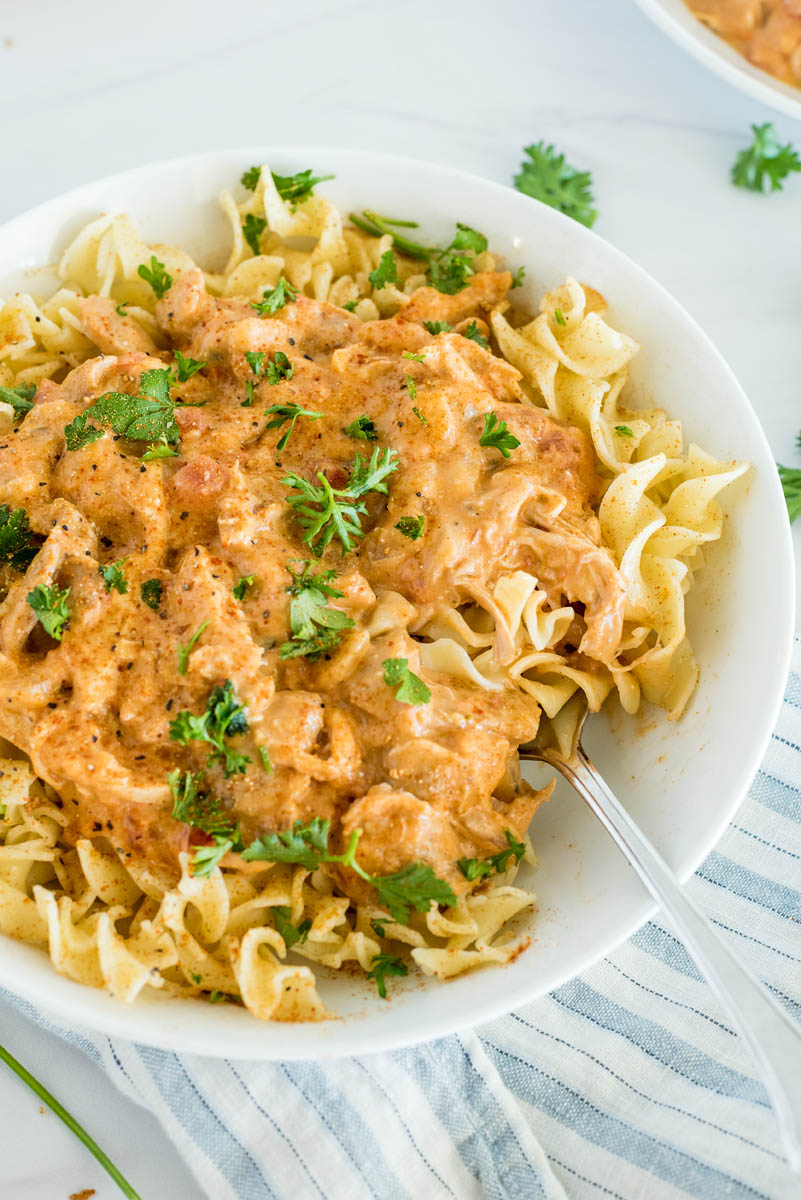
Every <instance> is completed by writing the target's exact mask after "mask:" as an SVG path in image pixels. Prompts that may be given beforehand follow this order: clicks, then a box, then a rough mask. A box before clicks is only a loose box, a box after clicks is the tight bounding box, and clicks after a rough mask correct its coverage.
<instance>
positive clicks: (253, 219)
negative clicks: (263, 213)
mask: <svg viewBox="0 0 801 1200" xmlns="http://www.w3.org/2000/svg"><path fill="white" fill-rule="evenodd" d="M266 228H267V221H266V219H265V218H264V217H257V216H255V214H254V213H248V215H247V216H246V217H245V219H244V221H243V222H242V235H243V237H244V239H245V241H246V242H247V244H248V245H249V246H250V248H251V250H252V251H253V253H254V254H260V253H261V247H260V245H259V238H260V237H261V235H262V234H263V233H264V231H265V229H266Z"/></svg>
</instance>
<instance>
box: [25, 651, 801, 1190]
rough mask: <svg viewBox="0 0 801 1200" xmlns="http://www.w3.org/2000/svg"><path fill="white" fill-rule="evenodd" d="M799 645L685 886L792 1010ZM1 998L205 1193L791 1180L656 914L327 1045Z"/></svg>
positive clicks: (760, 1185)
mask: <svg viewBox="0 0 801 1200" xmlns="http://www.w3.org/2000/svg"><path fill="white" fill-rule="evenodd" d="M793 666H794V670H793V674H792V675H791V676H790V680H789V683H788V687H787V693H786V696H785V701H784V705H783V706H782V711H781V716H780V719H779V724H778V727H777V729H776V732H775V734H774V736H773V740H772V742H771V746H770V750H769V752H768V754H767V756H766V759H765V762H764V764H763V766H762V769H761V771H760V772H759V775H758V777H757V779H756V781H755V783H754V785H753V787H752V789H751V792H750V795H749V798H748V800H747V802H746V803H745V804H744V805H743V807H742V809H741V810H740V812H739V813H738V815H737V817H736V818H735V821H734V823H733V824H732V825H731V827H730V829H729V830H728V832H727V834H726V835H725V837H724V838H723V840H722V841H721V843H720V845H719V846H718V847H717V848H716V849H715V850H714V851H713V852H712V853H711V854H710V855H709V857H708V858H707V859H706V861H705V862H704V864H703V865H702V867H701V868H700V870H699V871H698V873H697V875H696V876H695V879H694V880H693V881H692V883H691V884H690V888H691V891H692V893H693V895H694V897H695V899H696V900H698V901H699V902H700V904H701V906H702V907H703V908H704V909H705V911H706V912H707V913H708V914H709V915H710V916H711V918H712V920H713V921H714V923H715V924H716V926H717V927H718V929H720V930H722V931H723V933H724V935H725V936H726V937H727V938H728V939H730V940H731V944H732V945H733V947H734V948H735V950H736V951H737V952H738V953H739V954H741V955H742V956H743V957H744V958H745V959H746V961H747V962H748V963H749V964H750V965H751V967H752V968H753V969H754V970H755V971H756V972H758V974H759V975H760V976H761V978H762V979H763V980H764V981H765V982H766V984H767V985H768V987H769V988H770V989H771V991H772V992H773V993H774V995H775V996H776V997H777V998H778V999H779V1001H780V1002H781V1003H782V1004H783V1005H784V1006H785V1008H786V1009H787V1011H788V1012H789V1013H790V1015H791V1016H792V1017H793V1018H794V1019H796V1020H799V1021H801V648H800V646H799V645H797V646H796V651H795V660H794V664H793ZM5 999H6V1000H7V1001H8V1002H9V1003H13V1004H16V1005H18V1006H19V1007H20V1008H21V1009H22V1010H23V1011H25V1012H27V1013H28V1014H29V1015H30V1016H31V1018H32V1019H33V1020H36V1021H38V1022H39V1023H40V1024H45V1025H47V1026H48V1027H49V1028H51V1029H52V1028H55V1029H57V1030H58V1032H61V1033H62V1034H63V1035H64V1036H65V1037H67V1038H68V1039H70V1040H71V1041H73V1042H74V1043H76V1044H78V1045H80V1046H81V1047H82V1048H83V1049H84V1050H85V1051H86V1052H87V1053H88V1054H89V1055H91V1057H92V1058H94V1059H95V1060H96V1061H98V1062H99V1063H101V1064H102V1065H103V1066H104V1067H105V1069H106V1070H107V1071H108V1073H109V1075H111V1077H112V1078H113V1079H114V1081H115V1082H116V1083H117V1084H118V1086H119V1087H120V1089H121V1090H122V1091H124V1092H125V1093H126V1094H127V1095H128V1096H130V1097H131V1098H132V1099H134V1100H136V1101H137V1102H138V1103H140V1104H143V1105H145V1106H146V1107H147V1108H148V1109H150V1110H151V1112H153V1113H155V1114H156V1116H157V1117H158V1118H159V1120H160V1121H161V1122H162V1124H163V1126H164V1128H165V1130H166V1131H167V1133H168V1134H169V1136H170V1137H171V1138H172V1139H173V1141H174V1143H175V1145H176V1147H177V1149H178V1150H179V1151H180V1153H181V1154H182V1155H183V1156H184V1158H185V1159H186V1161H187V1163H188V1165H189V1167H190V1168H191V1170H192V1171H193V1172H194V1173H195V1175H196V1177H197V1181H198V1196H208V1197H210V1198H211V1200H266V1198H270V1197H275V1198H276V1200H418V1198H422V1197H425V1198H426V1200H440V1198H446V1197H452V1198H453V1200H473V1198H475V1200H479V1198H484V1197H489V1198H492V1200H565V1198H566V1197H570V1198H574V1200H596V1198H598V1197H613V1198H618V1200H673V1198H676V1200H678V1198H679V1197H687V1196H696V1197H703V1198H704V1200H718V1198H723V1197H726V1198H727V1200H798V1198H799V1197H801V1183H799V1180H798V1179H797V1178H796V1177H794V1176H791V1174H790V1171H789V1169H788V1168H787V1166H786V1165H785V1163H784V1160H783V1158H782V1154H781V1149H780V1146H779V1141H778V1137H777V1132H776V1125H775V1122H774V1119H773V1116H772V1113H771V1111H770V1108H769V1106H768V1102H767V1097H766V1095H765V1092H764V1089H763V1087H762V1085H761V1084H760V1082H759V1080H758V1079H757V1078H756V1077H755V1073H754V1068H753V1064H752V1062H751V1059H750V1057H749V1055H748V1053H747V1051H746V1050H745V1048H744V1047H743V1045H742V1043H741V1042H740V1041H739V1039H738V1038H737V1036H736V1035H735V1034H734V1032H733V1031H732V1029H731V1027H730V1026H729V1024H728V1021H727V1019H726V1016H725V1014H724V1013H723V1012H722V1011H721V1010H720V1008H719V1006H718V1004H717V1003H716V1001H715V999H714V997H713V996H712V994H711V992H710V990H709V988H708V987H707V986H706V984H705V983H704V982H703V980H702V979H701V978H700V977H699V975H698V972H697V971H696V969H695V967H694V965H693V963H692V961H691V960H690V958H689V956H688V955H687V953H686V951H685V950H684V948H683V946H682V945H681V943H680V942H679V941H678V940H677V939H676V937H675V936H674V934H673V933H672V932H671V930H670V928H669V926H668V924H667V923H666V922H663V921H662V920H661V919H657V920H655V921H652V922H650V923H649V924H648V925H646V926H645V927H644V928H643V929H642V930H640V932H639V933H638V934H636V935H635V936H634V937H633V938H632V939H631V940H630V941H629V942H628V943H627V944H626V945H625V946H623V947H622V948H621V949H620V950H618V951H616V952H615V953H614V954H612V955H610V956H609V957H608V958H607V959H605V960H604V961H603V962H601V963H600V964H599V965H598V966H597V967H595V968H594V969H593V970H592V971H589V972H588V973H587V974H586V975H583V976H582V977H581V978H579V979H575V980H573V981H572V982H571V983H568V984H565V985H564V987H561V988H559V989H558V991H556V992H554V993H553V994H552V995H550V996H547V997H545V998H544V999H541V1000H537V1001H535V1002H534V1003H532V1004H529V1005H527V1006H526V1007H525V1008H523V1009H521V1010H520V1011H519V1012H516V1013H513V1014H511V1015H510V1016H508V1017H503V1018H502V1019H500V1020H497V1021H494V1022H492V1023H491V1024H489V1025H485V1026H482V1027H481V1028H479V1029H477V1030H475V1032H472V1033H468V1034H463V1035H461V1036H458V1037H449V1038H444V1039H442V1040H441V1041H436V1042H431V1043H428V1044H426V1045H423V1046H419V1047H416V1048H413V1049H407V1050H401V1051H397V1052H395V1053H386V1054H380V1055H373V1056H368V1057H365V1058H355V1059H349V1060H343V1061H339V1062H331V1063H321V1064H317V1063H283V1064H282V1063H276V1064H264V1063H251V1062H239V1061H218V1060H213V1059H204V1058H198V1057H193V1056H188V1055H186V1056H179V1055H176V1054H170V1053H167V1052H163V1051H160V1050H152V1049H148V1048H147V1047H144V1046H138V1045H134V1044H132V1043H128V1042H121V1041H119V1040H110V1039H108V1038H105V1037H101V1036H98V1035H95V1036H93V1037H90V1036H88V1035H86V1034H78V1033H76V1032H70V1031H66V1030H63V1029H59V1028H58V1026H55V1025H54V1024H52V1023H51V1022H50V1021H48V1020H47V1019H46V1018H45V1017H44V1015H43V1014H41V1013H37V1012H35V1011H34V1010H33V1009H32V1008H31V1007H30V1006H29V1005H27V1004H24V1003H22V1002H20V1001H17V1000H14V999H13V998H12V997H10V996H8V995H7V994H6V995H5ZM132 1182H133V1183H134V1185H135V1182H136V1181H135V1179H134V1180H132ZM148 1200H149V1198H148Z"/></svg>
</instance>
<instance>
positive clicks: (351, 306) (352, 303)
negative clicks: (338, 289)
mask: <svg viewBox="0 0 801 1200" xmlns="http://www.w3.org/2000/svg"><path fill="white" fill-rule="evenodd" d="M358 303H359V301H358V300H348V302H347V304H343V305H342V307H343V308H344V309H345V312H349V313H352V312H355V311H356V305H357V304H358Z"/></svg>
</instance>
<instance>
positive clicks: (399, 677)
mask: <svg viewBox="0 0 801 1200" xmlns="http://www.w3.org/2000/svg"><path fill="white" fill-rule="evenodd" d="M381 666H382V667H383V669H384V683H385V684H386V685H387V687H391V688H397V691H396V692H395V699H396V700H400V702H401V703H402V704H428V702H429V700H430V699H431V689H430V688H429V687H427V686H426V684H425V683H423V681H422V679H421V678H420V676H419V675H415V673H414V671H410V670H409V660H408V658H385V659H384V661H383V662H382V664H381Z"/></svg>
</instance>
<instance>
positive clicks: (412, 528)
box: [395, 517, 426, 542]
mask: <svg viewBox="0 0 801 1200" xmlns="http://www.w3.org/2000/svg"><path fill="white" fill-rule="evenodd" d="M425 523H426V519H425V517H401V519H400V520H399V521H398V522H397V524H396V525H395V528H396V529H398V530H399V531H400V532H401V533H402V534H403V536H404V537H407V538H411V539H412V541H413V542H416V541H417V539H418V538H419V537H421V536H422V533H423V526H424V525H425Z"/></svg>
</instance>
